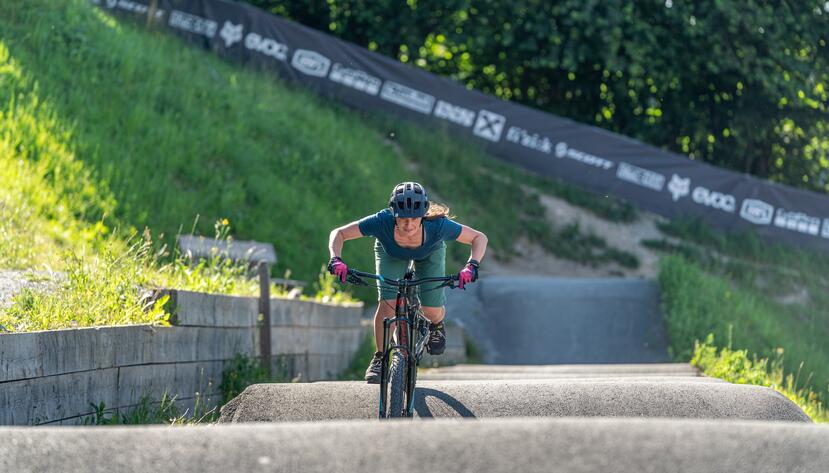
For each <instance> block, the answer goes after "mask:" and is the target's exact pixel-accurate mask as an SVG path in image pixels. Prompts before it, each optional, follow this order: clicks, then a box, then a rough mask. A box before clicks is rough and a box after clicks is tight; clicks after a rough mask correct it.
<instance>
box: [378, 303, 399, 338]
mask: <svg viewBox="0 0 829 473" xmlns="http://www.w3.org/2000/svg"><path fill="white" fill-rule="evenodd" d="M395 302H396V301H395V299H390V300H388V299H381V300H380V301H379V302H378V303H377V311H376V312H374V346H375V347H376V350H375V351H383V349H384V348H385V347H383V346H381V345H382V344H383V320H384V319H388V318H390V317H392V316H394V304H395Z"/></svg>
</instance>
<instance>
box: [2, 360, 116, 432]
mask: <svg viewBox="0 0 829 473" xmlns="http://www.w3.org/2000/svg"><path fill="white" fill-rule="evenodd" d="M117 385H118V369H117V368H109V369H102V370H95V371H85V372H81V373H71V374H65V375H60V376H49V377H43V378H35V379H28V380H24V381H11V382H8V383H4V384H2V385H0V406H2V409H0V424H3V425H31V424H41V423H46V422H54V421H57V420H60V419H63V418H66V417H70V416H77V415H78V414H79V413H90V412H92V411H93V410H94V408H93V407H92V406H91V405H90V404H96V405H97V404H98V403H100V402H104V403H105V404H106V405H107V406H110V407H114V406H116V405H117V402H118V400H117V392H118V389H117Z"/></svg>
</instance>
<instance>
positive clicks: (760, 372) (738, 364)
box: [691, 334, 829, 423]
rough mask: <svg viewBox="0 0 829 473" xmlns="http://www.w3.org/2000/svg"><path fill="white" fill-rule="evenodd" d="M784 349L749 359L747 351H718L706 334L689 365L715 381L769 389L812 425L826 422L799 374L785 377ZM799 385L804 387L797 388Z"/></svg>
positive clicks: (815, 397)
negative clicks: (795, 408)
mask: <svg viewBox="0 0 829 473" xmlns="http://www.w3.org/2000/svg"><path fill="white" fill-rule="evenodd" d="M783 355H784V350H783V348H778V349H777V350H775V355H774V357H773V358H771V361H769V360H770V359H769V358H759V359H758V358H757V357H756V356H754V357H751V358H749V353H748V350H733V349H732V348H731V347H723V348H720V349H718V348H717V346H716V345H715V344H714V335H713V334H709V335H708V337H706V339H705V341H704V342H701V343H700V342H695V343H694V356H693V357H692V358H691V364H692V365H694V366H697V367H699V368H700V369H702V371H703V372H704V373H705V374H706V375H708V376H712V377H715V378H720V379H724V380H726V381H728V382H729V383H737V384H754V385H758V386H766V387H769V388H772V389H774V390H776V391H778V392H780V393H781V394H783V395H784V396H786V397H787V398H789V399H790V400H791V401H792V402H794V403H795V404H797V405H798V406H800V408H801V409H803V411H804V412H805V413H806V414H807V415H808V416H809V417H811V418H812V420H814V421H815V422H821V423H827V422H829V412H827V411H826V409H825V408H824V407H823V403H822V402H821V401H820V400H819V397H818V395H817V394H816V393H815V392H814V391H812V390H811V388H810V387H809V383H808V381H806V382H805V383H802V384H801V383H800V381H801V380H800V374H801V372H800V370H798V371H797V372H796V373H791V372H789V373H787V372H786V371H785V369H784V368H783V359H784V357H783ZM801 385H803V386H805V387H800V386H801Z"/></svg>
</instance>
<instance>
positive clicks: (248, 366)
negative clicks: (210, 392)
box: [219, 354, 268, 405]
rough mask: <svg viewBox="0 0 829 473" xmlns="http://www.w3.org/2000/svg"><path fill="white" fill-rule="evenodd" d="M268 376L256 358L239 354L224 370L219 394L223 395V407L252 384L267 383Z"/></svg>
mask: <svg viewBox="0 0 829 473" xmlns="http://www.w3.org/2000/svg"><path fill="white" fill-rule="evenodd" d="M267 381H268V375H267V373H266V372H265V367H264V366H262V364H261V363H260V362H259V360H258V359H256V358H251V357H248V356H245V355H241V354H237V355H236V356H234V357H233V359H232V360H231V361H230V362H228V363H227V365H226V366H225V368H224V370H222V382H221V383H220V384H219V392H221V393H222V405H224V404H227V403H228V402H229V401H230V400H231V399H233V398H234V397H236V396H238V395H239V394H240V393H241V392H242V391H244V390H245V388H246V387H248V386H250V385H251V384H257V383H265V382H267Z"/></svg>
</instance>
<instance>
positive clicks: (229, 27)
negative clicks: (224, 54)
mask: <svg viewBox="0 0 829 473" xmlns="http://www.w3.org/2000/svg"><path fill="white" fill-rule="evenodd" d="M243 27H244V26H243V25H234V24H233V23H231V22H229V21H226V22H225V24H224V26H222V31H220V32H219V36H221V37H222V39H223V40H225V47H226V48H229V47H231V46H233V44H235V43H238V42H239V41H242V29H243Z"/></svg>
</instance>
